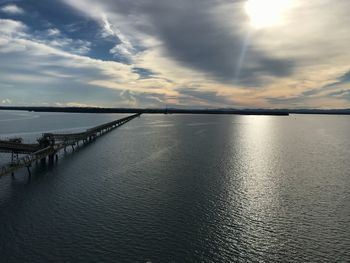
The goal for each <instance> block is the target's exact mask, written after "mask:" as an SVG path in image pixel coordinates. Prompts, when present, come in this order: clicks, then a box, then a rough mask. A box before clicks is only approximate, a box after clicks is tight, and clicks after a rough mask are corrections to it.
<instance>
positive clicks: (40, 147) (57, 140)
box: [0, 113, 141, 178]
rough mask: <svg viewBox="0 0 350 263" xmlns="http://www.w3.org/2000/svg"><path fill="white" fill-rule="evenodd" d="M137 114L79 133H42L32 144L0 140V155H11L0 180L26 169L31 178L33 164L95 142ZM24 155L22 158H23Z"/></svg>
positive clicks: (20, 139) (0, 171)
mask: <svg viewBox="0 0 350 263" xmlns="http://www.w3.org/2000/svg"><path fill="white" fill-rule="evenodd" d="M140 115H141V113H137V114H134V115H131V116H128V117H125V118H121V119H118V120H115V121H111V122H108V123H104V124H101V125H98V126H96V127H93V128H90V129H87V130H86V131H84V132H80V133H44V134H42V136H41V137H40V138H39V139H38V140H37V143H34V144H25V143H23V142H22V138H12V139H9V140H0V153H8V154H11V161H10V162H9V163H8V164H5V165H4V166H2V167H0V178H1V177H2V176H4V175H8V174H12V175H14V172H15V171H16V170H18V169H21V168H27V170H28V174H29V176H31V171H30V167H31V166H32V164H33V163H38V162H39V161H40V163H41V164H45V163H46V161H47V160H48V162H49V163H50V164H53V163H54V160H55V159H56V160H57V159H58V152H59V151H61V150H64V151H66V149H67V147H71V148H72V149H73V150H74V147H75V146H77V145H79V143H88V142H91V141H94V140H96V138H98V137H99V136H101V135H103V134H105V133H107V132H110V131H111V130H113V129H115V128H117V127H119V126H121V125H123V124H125V123H127V122H129V121H131V120H132V119H134V118H136V117H139V116H140ZM23 155H24V156H23Z"/></svg>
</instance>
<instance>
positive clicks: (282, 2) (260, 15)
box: [244, 0, 293, 28]
mask: <svg viewBox="0 0 350 263" xmlns="http://www.w3.org/2000/svg"><path fill="white" fill-rule="evenodd" d="M292 4H293V0H248V1H247V2H246V4H245V6H244V8H245V11H246V13H247V15H248V16H249V19H250V22H251V25H252V26H253V27H255V28H264V27H272V26H277V25H280V24H281V23H282V22H283V20H284V16H285V13H286V11H288V10H289V9H290V8H291V6H292Z"/></svg>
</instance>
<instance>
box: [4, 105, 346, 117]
mask: <svg viewBox="0 0 350 263" xmlns="http://www.w3.org/2000/svg"><path fill="white" fill-rule="evenodd" d="M0 110H19V111H34V112H66V113H148V114H226V115H273V116H274V115H275V116H288V115H289V114H328V115H350V109H326V110H325V109H293V110H292V109H175V108H167V109H160V108H154V109H148V108H97V107H31V106H0Z"/></svg>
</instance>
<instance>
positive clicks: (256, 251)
mask: <svg viewBox="0 0 350 263" xmlns="http://www.w3.org/2000/svg"><path fill="white" fill-rule="evenodd" d="M121 116H122V115H102V114H101V115H96V114H61V113H55V114H52V113H26V112H0V137H1V138H4V137H9V136H11V135H12V134H17V135H21V136H23V137H25V139H26V141H33V140H35V138H36V137H38V136H39V135H40V133H42V132H44V131H48V130H50V131H55V130H60V131H62V130H66V131H77V130H82V129H85V128H87V127H91V126H94V125H97V124H100V123H103V122H106V121H110V120H113V119H117V118H120V117H121ZM349 134H350V117H348V116H311V115H310V116H302V115H292V116H290V117H273V116H257V117H255V116H206V115H196V116H194V115H142V116H141V118H137V119H134V120H132V121H131V122H129V123H128V124H126V125H125V126H122V127H120V128H118V129H117V130H114V131H112V132H111V133H109V134H107V135H105V136H103V137H101V138H99V139H98V140H97V141H96V142H94V143H92V144H90V145H87V146H86V147H82V148H80V149H79V150H78V151H76V152H74V153H69V154H66V155H64V154H61V156H60V158H59V161H58V164H57V165H55V166H54V167H40V166H38V167H33V175H32V178H31V180H30V181H29V180H28V177H27V175H26V171H20V172H18V173H16V176H15V178H11V176H7V177H4V178H2V179H0V245H1V246H0V252H1V253H0V256H1V258H0V261H1V262H49V261H55V262H147V261H151V262H350V140H349ZM6 158H8V156H4V155H2V158H1V159H0V161H1V162H4V161H6V160H7V159H6Z"/></svg>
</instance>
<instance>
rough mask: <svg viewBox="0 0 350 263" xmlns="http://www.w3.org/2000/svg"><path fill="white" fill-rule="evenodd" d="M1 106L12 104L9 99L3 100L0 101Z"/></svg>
mask: <svg viewBox="0 0 350 263" xmlns="http://www.w3.org/2000/svg"><path fill="white" fill-rule="evenodd" d="M1 104H5V105H6V104H7V105H8V104H12V100H10V99H3V100H1Z"/></svg>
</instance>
